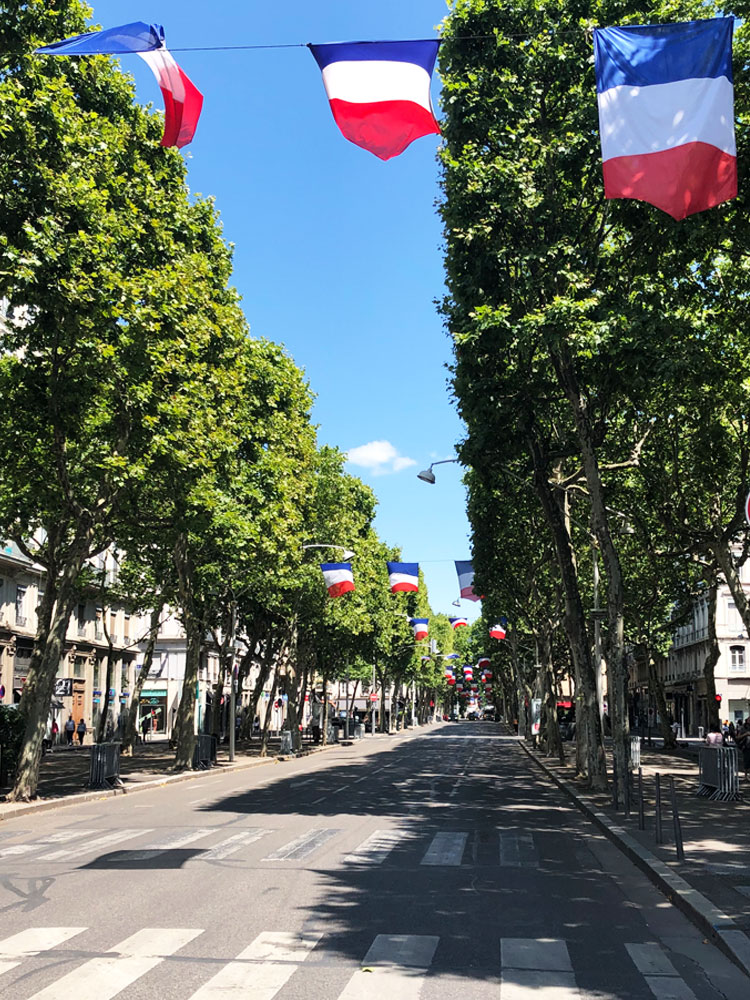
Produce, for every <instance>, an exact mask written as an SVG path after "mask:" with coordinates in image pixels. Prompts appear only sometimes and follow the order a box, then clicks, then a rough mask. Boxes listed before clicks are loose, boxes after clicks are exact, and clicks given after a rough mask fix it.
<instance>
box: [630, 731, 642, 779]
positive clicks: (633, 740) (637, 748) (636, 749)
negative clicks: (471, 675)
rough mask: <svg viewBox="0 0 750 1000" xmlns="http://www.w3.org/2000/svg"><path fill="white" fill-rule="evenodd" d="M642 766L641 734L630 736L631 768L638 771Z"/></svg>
mask: <svg viewBox="0 0 750 1000" xmlns="http://www.w3.org/2000/svg"><path fill="white" fill-rule="evenodd" d="M640 766H641V738H640V736H631V737H630V770H631V771H637V770H638V768H639V767H640Z"/></svg>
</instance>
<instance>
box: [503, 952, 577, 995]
mask: <svg viewBox="0 0 750 1000" xmlns="http://www.w3.org/2000/svg"><path fill="white" fill-rule="evenodd" d="M500 956H501V963H502V974H501V976H502V978H501V985H500V996H501V1000H577V998H578V997H579V993H578V988H577V986H576V981H575V976H574V975H573V967H572V965H571V962H570V955H569V954H568V946H567V945H566V943H565V942H564V941H558V940H553V939H550V938H503V939H502V940H501V942H500ZM532 994H533V996H532Z"/></svg>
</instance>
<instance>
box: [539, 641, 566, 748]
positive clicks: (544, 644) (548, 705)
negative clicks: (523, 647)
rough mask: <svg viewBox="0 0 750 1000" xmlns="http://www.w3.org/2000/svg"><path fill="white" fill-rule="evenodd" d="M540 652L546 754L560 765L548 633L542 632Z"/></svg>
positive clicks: (550, 647) (555, 700)
mask: <svg viewBox="0 0 750 1000" xmlns="http://www.w3.org/2000/svg"><path fill="white" fill-rule="evenodd" d="M541 651H542V654H541V655H542V691H543V698H544V706H545V715H546V718H545V722H546V754H547V756H548V757H557V758H558V759H559V760H560V763H561V764H564V763H565V754H564V752H563V745H562V739H561V738H560V727H559V725H558V723H557V689H556V688H557V685H556V681H555V664H554V660H553V659H552V642H551V635H550V633H549V632H544V633H543V634H542V639H541Z"/></svg>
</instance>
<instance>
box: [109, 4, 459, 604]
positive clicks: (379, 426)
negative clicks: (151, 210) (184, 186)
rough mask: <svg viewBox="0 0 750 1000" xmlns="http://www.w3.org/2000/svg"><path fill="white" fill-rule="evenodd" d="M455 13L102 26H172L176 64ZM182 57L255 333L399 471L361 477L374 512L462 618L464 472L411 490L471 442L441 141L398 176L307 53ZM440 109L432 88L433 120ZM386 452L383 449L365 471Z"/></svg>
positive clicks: (355, 11)
mask: <svg viewBox="0 0 750 1000" xmlns="http://www.w3.org/2000/svg"><path fill="white" fill-rule="evenodd" d="M446 13H447V6H446V3H445V0H408V3H404V0H379V2H378V3H376V4H369V3H361V2H357V0H355V2H352V0H326V2H325V3H322V4H313V3H310V0H286V2H285V3H283V4H266V3H262V4H261V3H257V2H249V0H244V2H242V0H241V2H235V3H225V4H212V5H208V6H207V5H206V4H205V3H204V2H201V3H199V2H198V0H149V2H148V3H144V4H143V5H139V6H138V7H137V8H136V7H135V6H134V5H133V3H132V0H107V2H106V3H104V2H100V3H98V4H94V16H95V18H96V20H97V21H98V22H99V23H101V24H102V25H103V26H104V27H111V26H114V25H117V24H123V23H126V22H128V21H133V20H144V21H149V22H156V23H162V24H163V25H164V28H165V31H166V38H167V45H168V46H169V48H171V49H179V48H182V47H191V46H211V45H242V44H248V45H253V44H257V45H262V44H283V43H296V42H327V41H344V40H361V39H368V40H369V39H394V38H427V37H434V36H435V33H436V32H435V28H436V26H437V25H438V24H439V23H440V21H441V20H442V19H443V17H444V16H445V14H446ZM175 55H176V58H177V59H178V61H179V62H180V64H181V65H182V67H183V68H184V69H185V71H186V72H187V74H188V75H189V76H190V77H191V79H192V80H193V82H194V83H195V84H196V86H197V87H198V88H199V90H201V91H202V92H203V94H204V96H205V104H204V110H203V117H202V119H201V122H200V125H199V127H198V133H197V135H196V138H195V141H194V142H193V144H192V145H191V146H189V147H187V149H186V150H185V153H186V155H187V160H188V165H189V184H190V187H191V189H192V190H193V191H194V192H200V193H201V194H204V195H212V196H213V197H214V198H215V199H216V203H217V207H218V209H219V211H220V212H221V217H222V220H223V224H224V231H225V236H226V237H227V239H228V240H230V241H231V242H232V243H234V244H235V274H234V282H235V284H236V286H237V288H238V290H239V292H240V294H241V295H242V299H243V305H244V309H245V313H246V315H247V317H248V320H249V322H250V325H251V328H252V331H253V333H254V334H255V335H258V336H264V337H268V338H269V339H271V340H274V341H277V342H279V343H283V344H284V345H285V346H286V348H287V349H288V351H289V352H290V354H291V355H292V356H293V357H294V359H295V361H296V362H297V364H299V365H300V366H301V367H302V368H304V370H305V371H306V373H307V376H308V378H309V380H310V383H311V386H312V388H313V391H314V392H315V393H316V396H317V399H316V404H315V410H314V419H315V421H316V423H317V424H318V425H319V436H320V440H321V441H324V442H326V443H329V444H333V445H337V446H338V447H340V448H342V449H343V450H345V451H348V450H350V449H362V448H363V446H365V445H368V444H371V443H372V442H388V444H389V445H390V446H391V447H392V449H393V452H392V454H393V455H394V456H396V457H395V458H393V457H392V458H391V459H390V460H389V461H386V462H384V463H382V464H381V465H380V466H375V467H373V466H369V467H365V466H362V465H354V464H350V465H349V469H350V471H352V472H353V473H356V474H357V475H361V477H362V478H363V479H364V480H365V481H366V482H368V483H370V484H371V485H372V486H373V487H374V489H375V491H376V493H377V495H378V498H379V501H380V506H379V512H378V518H377V527H378V531H379V533H380V535H381V537H383V538H384V540H386V541H387V542H389V543H390V544H396V545H400V546H401V547H402V550H403V553H404V558H405V559H407V560H409V561H418V562H420V563H421V564H422V565H423V568H424V572H425V577H426V581H427V585H428V587H429V590H430V597H431V601H432V604H433V608H434V609H435V610H436V611H440V610H443V611H446V612H448V611H451V610H453V609H452V608H451V602H452V601H453V600H454V599H455V598H456V596H457V593H458V590H457V584H456V576H455V572H454V568H453V564H452V560H453V559H466V558H469V557H470V551H469V541H468V533H469V527H468V523H467V520H466V515H465V500H464V491H463V487H462V486H461V483H460V470H459V468H458V467H457V466H453V465H446V466H441V467H440V468H438V469H437V470H436V476H437V480H438V482H437V485H435V486H428V485H427V484H425V483H422V482H420V481H419V480H417V478H416V473H417V472H418V471H419V470H420V469H422V468H424V467H425V466H426V465H428V464H429V463H430V462H431V461H435V460H437V459H443V458H450V457H452V455H453V454H454V452H453V447H454V443H455V442H456V441H457V440H458V439H459V438H460V436H461V434H462V429H461V424H460V421H459V420H458V417H457V415H456V412H455V408H454V407H453V405H452V403H451V400H450V397H449V393H448V388H447V384H446V383H447V379H448V372H447V371H446V368H445V365H446V363H447V362H448V361H449V359H450V344H449V340H448V338H447V336H446V333H445V330H444V328H443V324H442V322H441V319H440V316H439V315H438V313H437V310H436V307H435V300H436V299H439V298H440V297H441V295H442V294H443V269H442V253H441V226H440V220H439V218H438V216H437V212H436V208H435V203H436V199H437V198H438V196H439V188H438V164H437V161H436V150H437V143H438V139H437V137H436V136H428V137H425V138H423V139H420V140H418V141H417V142H415V143H414V144H412V146H410V147H409V149H408V150H407V151H406V152H405V153H404V154H403V155H402V156H400V157H397V158H396V159H394V160H391V161H389V162H387V163H383V162H381V161H380V160H378V159H377V158H376V157H374V156H373V155H372V154H370V153H367V152H365V151H364V150H361V149H358V148H357V147H356V146H354V145H352V144H351V143H349V142H347V141H346V140H345V139H344V138H343V137H342V136H341V134H340V133H339V131H338V129H337V128H336V126H335V123H334V122H333V119H332V117H331V113H330V109H329V106H328V102H327V99H326V96H325V92H324V90H323V85H322V82H321V78H320V73H319V71H318V68H317V66H316V64H315V62H314V60H313V57H312V55H311V54H310V53H309V51H307V50H306V49H304V48H292V49H276V50H274V49H271V50H263V51H250V52H247V51H245V52H180V53H177V52H176V53H175ZM125 65H126V67H127V68H128V69H129V70H131V71H132V72H133V74H134V75H135V77H136V80H137V86H138V97H139V99H140V100H141V101H142V102H143V103H146V102H148V101H152V102H153V103H154V104H155V105H156V106H157V107H160V106H161V98H160V94H159V91H158V88H157V86H156V83H155V81H154V79H153V77H152V76H151V72H150V70H149V69H148V68H147V67H146V66H145V65H144V64H143V63H142V61H141V60H140V59H138V58H137V57H133V58H132V59H127V60H126V62H125ZM438 94H439V82H438V81H437V80H436V81H435V85H434V98H435V103H436V109H437V107H438V104H437V99H438ZM439 116H440V112H439V110H438V117H439ZM389 453H391V452H389V449H388V448H387V447H386V446H384V445H381V446H380V447H378V448H372V449H368V450H365V451H355V452H354V456H355V457H359V458H360V459H361V460H363V461H365V460H367V459H368V458H372V457H373V456H374V455H377V454H380V455H381V456H382V457H385V456H387V455H388V454H389ZM399 458H400V459H401V461H399V460H398V459H399ZM407 460H411V462H409V463H407ZM395 469H398V471H394V470H395ZM323 541H325V539H323ZM462 613H466V614H469V615H471V616H472V617H475V616H476V613H477V606H476V605H473V604H470V603H469V602H466V601H463V602H462Z"/></svg>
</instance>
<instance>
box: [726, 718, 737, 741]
mask: <svg viewBox="0 0 750 1000" xmlns="http://www.w3.org/2000/svg"><path fill="white" fill-rule="evenodd" d="M727 737H728V738H729V742H730V743H734V742H736V739H737V733H736V731H735V728H734V723H733V722H730V723H729V726H728V727H727Z"/></svg>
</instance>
